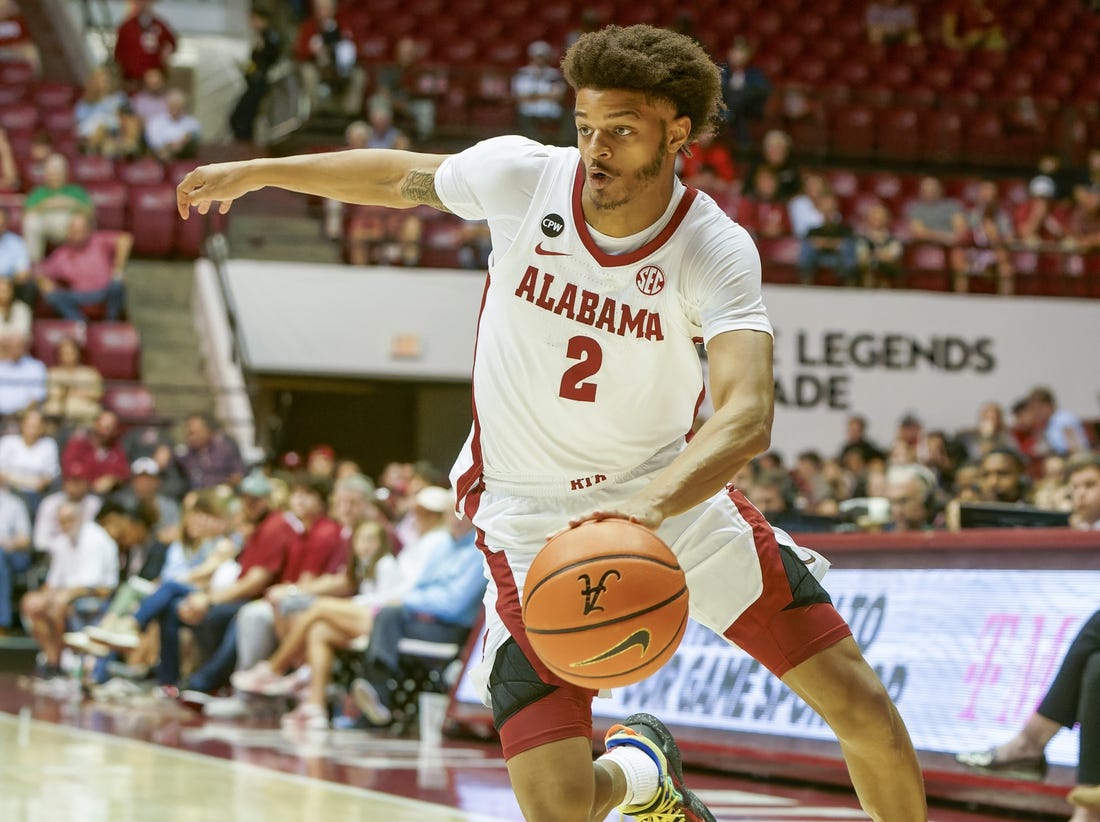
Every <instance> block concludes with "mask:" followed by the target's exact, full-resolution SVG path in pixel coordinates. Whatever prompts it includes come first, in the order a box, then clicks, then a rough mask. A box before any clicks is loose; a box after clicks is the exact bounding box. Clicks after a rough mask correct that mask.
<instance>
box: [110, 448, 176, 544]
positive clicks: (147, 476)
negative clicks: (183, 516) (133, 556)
mask: <svg viewBox="0 0 1100 822" xmlns="http://www.w3.org/2000/svg"><path fill="white" fill-rule="evenodd" d="M112 499H114V500H115V502H117V503H119V504H120V505H122V506H124V507H125V508H127V509H128V510H135V509H137V508H142V509H144V510H146V511H148V512H150V514H151V515H153V516H152V517H151V530H150V533H151V534H152V535H153V536H155V537H156V539H157V540H158V541H159V542H162V543H164V544H165V545H168V544H170V543H172V542H174V541H175V540H176V539H177V538H178V537H179V531H180V506H179V503H178V502H176V501H175V500H174V499H172V498H171V497H169V496H166V495H165V494H162V493H161V492H160V466H159V465H157V461H156V460H155V459H153V458H152V457H138V458H137V459H136V460H134V461H133V462H132V463H131V464H130V481H129V482H128V483H126V484H125V485H123V486H122V487H121V488H120V489H119V490H118V491H116V492H115V493H114V495H113V496H112Z"/></svg>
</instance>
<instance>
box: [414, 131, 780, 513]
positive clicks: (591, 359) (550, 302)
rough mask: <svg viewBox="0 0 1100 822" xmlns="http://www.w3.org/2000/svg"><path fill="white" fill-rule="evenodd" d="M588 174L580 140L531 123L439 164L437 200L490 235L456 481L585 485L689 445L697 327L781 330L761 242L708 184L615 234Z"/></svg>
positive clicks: (708, 335)
mask: <svg viewBox="0 0 1100 822" xmlns="http://www.w3.org/2000/svg"><path fill="white" fill-rule="evenodd" d="M583 181H584V177H583V174H581V173H580V153H579V152H578V151H577V149H575V148H556V147H553V146H543V145H540V144H538V143H535V142H533V141H531V140H527V139H525V138H521V137H500V138H494V139H491V140H486V141H484V142H481V143H478V144H477V145H475V146H473V147H472V148H470V149H467V150H466V151H463V152H462V153H460V154H457V155H455V156H453V157H450V158H448V159H447V160H445V161H444V162H443V164H442V165H441V166H440V168H439V169H438V170H437V172H436V177H435V186H436V191H437V193H438V194H439V197H440V199H441V200H442V201H443V203H444V204H445V205H446V206H447V207H448V208H449V209H450V210H451V211H453V212H455V213H456V214H457V215H459V216H460V217H463V218H465V219H469V220H477V219H485V220H487V222H488V225H489V232H490V234H491V237H492V242H493V253H492V256H491V257H490V260H489V281H488V284H487V287H486V292H485V297H484V302H483V306H482V312H481V316H480V318H479V321H478V335H477V348H476V351H475V359H474V376H473V383H474V405H475V420H474V427H473V431H472V433H471V435H470V439H469V440H468V441H467V446H466V448H465V449H464V453H463V455H462V456H461V457H460V458H459V461H458V463H456V465H455V468H454V470H453V472H452V481H453V482H454V483H455V486H456V488H458V490H459V493H460V495H463V494H465V493H466V492H467V491H468V490H469V489H470V488H471V487H472V486H473V484H474V483H475V482H476V480H477V479H478V478H479V477H481V476H484V478H485V481H486V484H487V485H490V486H491V484H492V483H496V484H497V486H498V487H500V488H506V489H507V490H509V491H512V492H519V493H522V492H523V489H525V488H526V489H531V493H545V492H546V489H561V490H562V491H565V492H568V491H572V490H582V491H583V490H584V489H586V488H590V487H594V486H595V485H596V484H598V483H599V482H600V481H602V480H603V479H607V478H609V477H614V476H615V475H616V474H622V473H624V472H628V471H630V470H632V469H635V468H637V467H638V466H640V465H642V464H643V463H646V462H647V461H648V460H650V459H651V458H652V457H653V456H654V455H656V454H658V453H660V452H663V451H667V450H669V449H678V448H680V447H682V446H683V442H684V435H685V434H686V433H687V431H688V430H689V429H690V428H691V424H692V421H693V419H694V416H695V409H696V407H697V406H698V404H699V402H700V400H701V397H702V390H703V381H702V376H701V371H700V365H699V358H698V354H697V351H696V348H695V344H696V341H702V342H709V341H710V340H711V339H712V338H713V337H714V336H715V335H717V334H720V333H723V332H726V331H732V330H739V329H753V330H757V331H762V332H765V333H769V334H770V333H771V324H770V323H769V321H768V316H767V311H766V309H765V307H764V302H763V299H762V297H761V293H760V256H759V254H758V253H757V250H756V247H755V246H754V245H753V242H752V239H751V238H750V237H749V234H748V233H747V232H746V231H745V230H744V229H743V228H742V227H741V226H739V225H737V224H736V223H735V222H733V221H732V220H731V219H730V218H729V217H728V216H727V215H726V214H725V213H724V212H723V211H722V209H721V208H719V207H718V206H717V205H716V204H715V203H714V201H713V200H711V199H710V197H708V196H707V195H706V194H703V193H701V192H698V191H695V190H692V189H686V188H684V187H683V186H682V185H680V184H679V183H677V185H676V188H675V190H674V192H673V197H672V202H670V204H669V209H668V211H666V213H665V214H664V215H663V216H662V218H661V219H660V220H658V221H657V222H656V223H655V224H654V225H653V226H650V228H648V229H646V230H645V231H642V232H639V233H638V234H636V235H634V236H632V237H626V238H619V239H613V238H609V237H603V236H601V235H599V234H597V233H596V232H594V231H592V230H591V229H590V228H589V227H588V225H587V223H586V222H585V220H584V215H583V211H582V208H581V203H580V194H581V190H582V187H583ZM536 488H538V489H539V490H536Z"/></svg>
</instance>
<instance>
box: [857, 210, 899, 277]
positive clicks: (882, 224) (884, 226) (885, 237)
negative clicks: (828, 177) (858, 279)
mask: <svg viewBox="0 0 1100 822" xmlns="http://www.w3.org/2000/svg"><path fill="white" fill-rule="evenodd" d="M893 226H894V217H893V215H892V214H890V209H888V208H887V207H886V205H885V203H881V202H876V203H874V204H873V205H871V207H870V208H868V209H867V213H866V215H865V216H864V220H863V228H862V230H861V231H860V232H859V233H858V234H857V235H856V261H857V262H858V264H859V269H860V271H861V272H863V285H864V286H865V287H866V288H890V287H892V286H895V285H897V284H898V279H899V277H900V276H901V258H902V255H903V254H904V253H905V247H904V246H903V245H902V243H901V240H900V239H899V238H898V237H897V235H896V234H894V228H893Z"/></svg>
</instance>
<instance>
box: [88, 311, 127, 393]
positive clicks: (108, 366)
mask: <svg viewBox="0 0 1100 822" xmlns="http://www.w3.org/2000/svg"><path fill="white" fill-rule="evenodd" d="M84 352H85V357H86V358H87V360H88V364H89V365H93V366H95V367H96V369H98V370H99V373H100V374H102V375H103V378H104V379H107V380H136V379H138V378H139V377H140V376H141V338H140V337H139V336H138V332H137V329H136V328H134V326H132V325H131V324H130V323H122V322H99V323H92V324H91V325H89V326H88V332H87V343H86V345H85V349H84Z"/></svg>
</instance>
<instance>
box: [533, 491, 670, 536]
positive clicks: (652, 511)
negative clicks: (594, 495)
mask: <svg viewBox="0 0 1100 822" xmlns="http://www.w3.org/2000/svg"><path fill="white" fill-rule="evenodd" d="M602 519H625V520H628V521H630V522H636V523H638V525H644V526H645V527H646V528H649V529H650V530H651V531H653V530H656V529H657V526H659V525H660V524H661V523H662V522H663V521H664V515H663V514H662V513H661V512H660V511H659V510H658V509H657V508H656V507H655V506H653V505H651V504H649V503H646V502H642V501H640V500H623V502H621V503H620V504H619V505H617V506H616V507H614V508H600V509H597V510H595V511H589V512H588V513H586V514H581V515H580V516H577V517H574V518H573V519H571V520H569V524H568V525H566V526H565V527H564V528H560V529H559V530H557V531H555V532H554V533H552V534H550V535H549V536H548V537H547V539H548V540H549V539H553V538H554V537H556V536H557V535H558V534H564V533H565V532H566V531H568V530H569V529H570V528H577V527H579V526H581V525H584V523H586V522H598V521H599V520H602Z"/></svg>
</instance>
